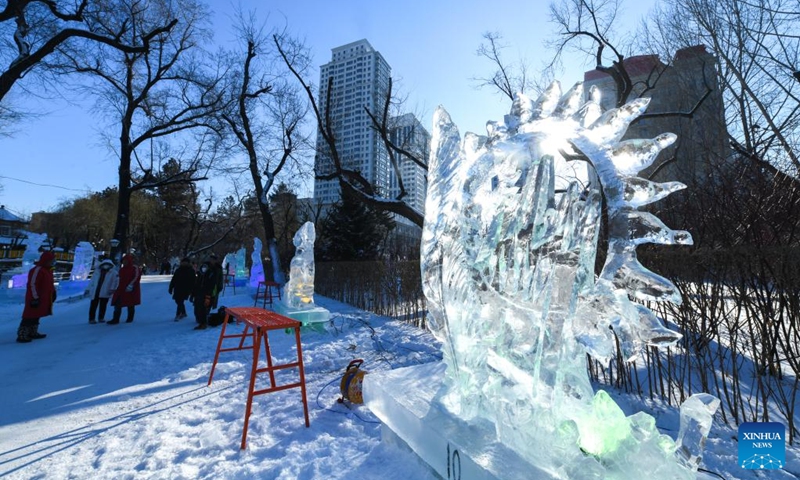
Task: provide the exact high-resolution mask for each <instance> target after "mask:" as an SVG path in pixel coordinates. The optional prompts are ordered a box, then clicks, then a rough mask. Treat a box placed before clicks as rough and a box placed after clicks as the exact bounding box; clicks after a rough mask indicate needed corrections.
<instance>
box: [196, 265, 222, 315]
mask: <svg viewBox="0 0 800 480" xmlns="http://www.w3.org/2000/svg"><path fill="white" fill-rule="evenodd" d="M216 285H217V279H216V273H215V271H214V269H213V268H211V265H209V263H208V262H204V263H203V265H201V266H200V272H199V273H198V274H197V279H196V280H195V284H194V290H193V291H192V304H193V305H194V318H195V321H196V322H197V326H196V327H194V329H195V330H205V329H206V328H208V312H209V311H210V310H211V297H212V295H213V293H214V288H215V287H216Z"/></svg>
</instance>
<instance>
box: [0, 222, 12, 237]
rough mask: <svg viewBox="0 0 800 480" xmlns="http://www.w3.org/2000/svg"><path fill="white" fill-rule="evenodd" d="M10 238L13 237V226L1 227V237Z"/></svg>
mask: <svg viewBox="0 0 800 480" xmlns="http://www.w3.org/2000/svg"><path fill="white" fill-rule="evenodd" d="M10 236H11V226H9V225H0V237H10Z"/></svg>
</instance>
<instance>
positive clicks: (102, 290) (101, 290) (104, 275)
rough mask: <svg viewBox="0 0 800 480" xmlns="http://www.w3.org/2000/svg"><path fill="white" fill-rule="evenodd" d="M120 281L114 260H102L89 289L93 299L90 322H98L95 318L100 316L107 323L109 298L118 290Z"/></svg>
mask: <svg viewBox="0 0 800 480" xmlns="http://www.w3.org/2000/svg"><path fill="white" fill-rule="evenodd" d="M118 283H119V274H118V273H117V269H116V267H115V266H114V262H112V261H111V260H109V259H105V260H103V261H102V262H100V265H99V266H98V267H97V268H96V269H95V271H94V273H93V274H92V279H91V280H90V281H89V288H88V291H89V296H90V298H91V299H92V300H91V301H90V302H89V323H97V321H95V318H98V320H99V322H100V323H105V317H106V308H107V307H108V299H109V298H111V295H113V294H114V291H116V289H117V284H118ZM98 307H100V316H99V317H97V308H98Z"/></svg>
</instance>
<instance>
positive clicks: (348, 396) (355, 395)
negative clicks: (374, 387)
mask: <svg viewBox="0 0 800 480" xmlns="http://www.w3.org/2000/svg"><path fill="white" fill-rule="evenodd" d="M362 363H364V360H362V359H360V358H358V359H356V360H353V361H352V362H350V364H349V365H348V366H347V368H346V369H345V370H344V375H342V382H341V383H340V384H339V392H340V393H341V394H342V396H341V398H339V400H338V402H339V403H343V402H344V401H345V400H347V401H348V402H349V403H364V398H363V397H362V396H361V382H362V381H363V380H364V375H365V374H366V373H367V372H366V370H361V364H362Z"/></svg>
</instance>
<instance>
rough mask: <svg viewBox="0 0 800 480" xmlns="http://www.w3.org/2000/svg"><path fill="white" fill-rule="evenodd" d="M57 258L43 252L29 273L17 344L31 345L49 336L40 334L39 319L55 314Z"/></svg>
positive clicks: (48, 252)
mask: <svg viewBox="0 0 800 480" xmlns="http://www.w3.org/2000/svg"><path fill="white" fill-rule="evenodd" d="M55 259H56V256H55V254H54V253H53V252H51V251H49V250H48V251H45V252H42V254H41V256H40V257H39V260H38V261H36V262H34V267H33V268H31V269H30V271H29V272H28V285H27V287H26V288H25V308H24V309H23V310H22V321H20V322H19V328H18V329H17V342H19V343H30V342H31V341H32V340H38V339H40V338H44V337H46V336H47V335H45V334H44V333H39V319H40V318H42V317H46V316H48V315H52V314H53V303H55V301H56V287H55V285H54V284H53V271H52V266H53V261H54V260H55Z"/></svg>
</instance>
